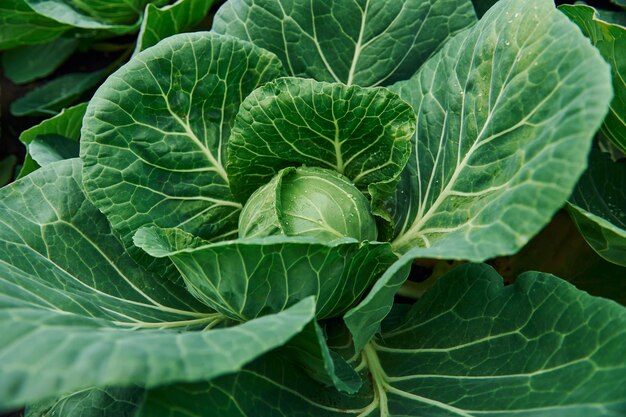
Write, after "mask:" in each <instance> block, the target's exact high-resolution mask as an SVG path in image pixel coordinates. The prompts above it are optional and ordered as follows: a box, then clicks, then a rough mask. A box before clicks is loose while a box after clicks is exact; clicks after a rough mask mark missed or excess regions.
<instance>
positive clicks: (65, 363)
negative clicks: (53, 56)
mask: <svg viewBox="0 0 626 417" xmlns="http://www.w3.org/2000/svg"><path fill="white" fill-rule="evenodd" d="M80 171H81V170H80V162H79V161H78V160H68V161H62V162H59V163H55V164H51V165H49V166H47V167H45V168H42V169H40V170H39V171H37V172H35V173H32V174H31V175H29V176H27V177H25V178H23V179H21V180H19V181H17V182H15V183H13V184H11V185H9V186H7V187H5V188H2V189H0V362H1V363H2V367H0V411H4V410H7V409H8V408H12V407H18V406H21V405H24V404H25V403H30V402H34V401H39V400H43V399H46V398H48V397H53V396H59V395H62V394H66V393H69V392H72V391H76V390H80V389H85V388H90V387H93V386H107V385H113V386H125V385H132V384H138V385H141V386H148V387H149V386H156V385H160V384H164V383H168V382H170V383H171V382H176V381H200V380H203V381H204V380H207V379H210V378H212V377H215V376H217V375H221V374H225V373H228V372H233V371H236V370H238V369H239V368H240V367H241V366H242V365H244V364H245V363H246V362H248V361H250V360H252V359H253V358H255V357H256V356H258V355H260V354H262V353H264V352H266V351H268V350H270V349H273V348H275V347H277V346H280V345H282V344H284V343H285V342H286V341H288V340H289V339H290V338H291V337H293V336H294V335H295V334H297V333H298V332H300V331H301V330H302V329H303V327H304V326H305V325H306V324H307V323H309V322H310V321H311V319H312V318H313V317H314V314H315V309H314V303H313V300H305V301H303V302H302V303H300V304H298V305H296V306H294V307H293V308H291V309H290V310H288V311H285V312H284V313H283V314H280V315H275V316H266V317H263V318H261V319H259V320H255V321H251V322H248V323H246V324H243V325H241V326H238V327H234V328H231V329H220V330H212V331H202V332H201V331H184V332H179V331H171V330H167V328H173V327H176V328H180V329H187V328H191V327H198V326H206V325H207V324H210V323H211V322H212V320H215V318H216V317H215V316H216V315H215V313H210V312H209V313H206V312H205V313H201V312H199V311H196V308H197V307H198V305H197V303H196V302H195V301H194V300H193V298H192V297H191V296H190V295H189V294H188V293H186V292H185V291H184V290H183V289H182V288H179V287H177V286H176V285H174V284H171V283H170V282H169V281H163V280H160V279H159V277H158V276H155V275H153V274H150V273H148V272H146V271H145V270H143V269H142V268H141V267H140V266H138V265H137V264H135V263H134V262H133V261H132V260H131V259H130V258H129V257H128V256H127V255H126V254H125V253H124V251H123V249H122V245H121V244H120V242H119V241H118V240H117V238H115V237H114V236H113V234H112V232H111V230H110V228H109V226H108V223H107V221H106V219H105V218H104V216H103V215H102V214H100V213H99V211H98V210H97V209H96V208H95V207H93V206H92V205H91V204H90V203H89V202H88V201H86V199H85V196H84V194H83V193H82V190H81V188H80V183H81V178H80ZM135 328H153V329H152V330H150V329H145V330H135ZM154 328H161V329H160V330H154ZM200 328H202V327H200Z"/></svg>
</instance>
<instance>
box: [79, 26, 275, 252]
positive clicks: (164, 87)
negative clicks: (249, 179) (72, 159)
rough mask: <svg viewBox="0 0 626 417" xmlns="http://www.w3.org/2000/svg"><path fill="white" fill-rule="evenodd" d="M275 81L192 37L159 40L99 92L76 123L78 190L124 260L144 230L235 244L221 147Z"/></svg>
mask: <svg viewBox="0 0 626 417" xmlns="http://www.w3.org/2000/svg"><path fill="white" fill-rule="evenodd" d="M279 75H282V67H281V64H280V61H279V60H278V59H277V58H276V57H275V56H274V55H273V54H271V53H269V52H267V51H263V50H261V49H260V48H258V47H255V46H254V45H252V44H250V43H247V42H243V41H241V40H238V39H235V38H232V37H229V36H222V35H216V34H214V33H207V32H198V33H192V34H181V35H175V36H172V37H169V38H167V39H166V40H164V41H162V42H160V43H159V44H158V45H156V46H154V47H153V48H149V49H147V50H145V51H143V52H141V53H140V54H138V55H136V56H135V57H133V58H132V59H131V60H130V62H129V63H127V64H126V65H124V66H123V67H122V68H121V69H120V70H118V71H117V72H116V73H114V74H113V75H112V76H111V77H109V78H108V79H107V80H106V81H105V82H104V84H103V85H102V86H101V87H100V89H99V90H98V91H97V92H96V94H95V96H94V98H93V99H92V100H91V101H90V103H89V107H88V108H87V114H86V115H85V119H84V121H83V130H82V138H81V158H82V159H83V162H84V168H83V170H84V171H83V175H84V179H83V181H84V184H85V188H86V190H87V194H88V196H89V198H90V200H91V201H92V202H93V203H94V204H95V205H96V207H98V209H100V210H101V211H102V212H103V213H105V214H106V216H107V217H108V219H109V221H110V222H111V224H112V226H113V228H114V229H115V230H116V231H117V232H118V233H120V235H121V236H122V240H123V241H124V243H125V245H126V247H127V248H128V250H129V251H130V252H131V254H133V255H135V256H137V255H139V254H140V253H141V251H137V249H136V248H134V246H133V243H132V235H133V234H134V233H135V231H136V230H137V229H139V228H140V227H142V226H145V225H157V226H160V227H180V228H182V229H184V230H186V231H188V232H191V233H193V234H195V235H198V236H200V237H203V238H205V239H214V240H220V239H224V238H225V237H228V236H230V237H234V236H235V235H236V234H237V216H238V214H239V211H240V209H241V204H240V203H239V202H237V201H236V200H235V199H234V197H233V196H232V194H231V192H230V189H229V186H228V178H227V175H226V171H225V169H224V163H225V161H226V143H227V141H228V137H229V136H230V130H231V127H232V125H233V123H234V120H235V114H236V113H237V110H238V109H239V105H240V104H241V101H242V100H243V98H245V97H246V96H247V95H248V94H250V93H251V92H252V91H253V90H254V89H255V88H257V87H258V86H260V85H262V84H264V83H265V82H267V81H270V80H272V79H274V78H276V77H277V76H279ZM144 256H145V254H144ZM142 262H145V260H143V261H142Z"/></svg>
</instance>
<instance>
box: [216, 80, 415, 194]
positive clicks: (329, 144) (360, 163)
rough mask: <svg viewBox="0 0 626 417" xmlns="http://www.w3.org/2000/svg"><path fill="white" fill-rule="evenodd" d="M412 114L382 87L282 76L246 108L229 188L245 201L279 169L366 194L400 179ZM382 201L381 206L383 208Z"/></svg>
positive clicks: (231, 145)
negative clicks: (316, 170)
mask: <svg viewBox="0 0 626 417" xmlns="http://www.w3.org/2000/svg"><path fill="white" fill-rule="evenodd" d="M414 131H415V114H414V113H413V111H412V109H411V107H410V106H409V105H408V104H407V103H405V102H404V101H403V100H401V99H400V97H398V96H397V95H396V94H394V93H392V92H390V91H389V90H387V89H385V88H364V87H358V86H346V85H343V84H329V83H324V82H317V81H313V80H310V79H301V78H281V79H279V80H276V81H274V82H272V83H269V84H267V85H265V86H264V87H262V88H260V89H258V90H255V91H254V92H253V93H252V94H251V95H249V96H248V97H247V98H246V99H245V100H244V101H243V103H242V105H241V109H240V111H239V113H238V115H237V118H236V120H235V127H234V128H233V133H232V137H231V140H230V141H229V142H228V153H229V156H228V165H227V167H226V168H227V172H228V176H229V178H230V180H231V189H232V190H233V193H234V194H235V196H236V197H238V198H239V199H240V200H241V201H245V200H246V199H247V198H248V197H249V196H250V194H252V193H253V192H254V191H255V190H256V189H257V188H259V187H260V186H262V185H264V184H266V183H268V182H269V181H270V180H271V178H272V177H273V176H274V175H275V174H276V173H277V172H278V171H280V170H281V169H282V168H285V167H288V166H300V165H307V166H317V167H321V168H326V169H332V170H335V171H337V172H338V173H340V174H343V175H345V176H346V177H348V178H349V179H350V180H351V181H352V182H353V183H354V184H355V185H356V186H357V188H359V189H360V190H361V191H362V192H364V193H368V189H369V188H368V187H371V189H372V190H374V194H375V195H376V197H377V198H378V200H379V201H381V200H382V199H384V198H387V197H388V195H379V194H380V193H376V187H377V185H378V184H379V183H389V182H394V180H395V181H397V179H398V177H399V175H400V173H401V172H402V169H403V168H404V166H405V164H406V162H407V160H408V159H409V153H410V140H411V136H412V134H413V132H414ZM381 204H382V203H381Z"/></svg>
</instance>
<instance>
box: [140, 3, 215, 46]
mask: <svg viewBox="0 0 626 417" xmlns="http://www.w3.org/2000/svg"><path fill="white" fill-rule="evenodd" d="M214 2H215V0H178V1H177V2H176V3H174V4H171V5H167V6H163V7H157V6H156V5H154V4H152V3H150V4H148V5H147V6H146V11H145V13H144V17H143V20H142V21H141V29H140V30H139V36H138V37H137V46H136V47H135V53H139V52H140V51H143V50H144V49H146V48H149V47H151V46H153V45H156V44H157V43H158V42H159V41H160V40H162V39H165V38H167V37H168V36H172V35H175V34H177V33H183V32H185V31H187V30H188V29H191V28H193V27H194V26H196V25H197V24H198V23H200V22H201V21H202V20H203V19H204V18H205V17H206V15H207V13H208V12H209V9H210V8H211V6H212V5H213V3H214Z"/></svg>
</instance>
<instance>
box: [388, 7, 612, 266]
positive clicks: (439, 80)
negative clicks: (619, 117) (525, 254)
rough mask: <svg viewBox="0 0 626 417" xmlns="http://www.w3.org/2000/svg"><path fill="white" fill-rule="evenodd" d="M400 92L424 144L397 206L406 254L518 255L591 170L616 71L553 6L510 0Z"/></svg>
mask: <svg viewBox="0 0 626 417" xmlns="http://www.w3.org/2000/svg"><path fill="white" fill-rule="evenodd" d="M392 89H393V90H395V91H398V92H399V93H400V96H401V97H403V98H404V99H406V100H407V101H409V102H410V103H411V104H412V105H413V107H414V109H415V111H416V112H417V118H418V120H417V132H416V137H417V138H419V140H417V139H416V140H415V141H414V142H413V145H414V147H413V153H412V156H411V159H410V160H409V163H408V165H407V168H406V169H405V171H404V173H403V178H402V179H401V180H400V185H399V187H398V190H397V192H396V198H395V200H394V201H392V202H390V207H391V209H392V212H393V218H394V220H395V224H396V233H397V236H396V238H395V239H394V241H393V243H392V244H393V246H394V247H395V249H396V250H397V251H398V252H402V253H404V252H407V251H409V250H411V249H412V248H415V249H414V252H413V256H415V257H418V256H419V257H426V258H445V259H469V260H484V259H488V258H490V257H493V256H497V255H503V254H510V253H515V252H516V251H517V250H518V249H519V248H520V247H522V246H523V245H524V244H525V243H526V242H527V241H528V240H529V239H530V238H531V237H532V236H533V235H534V234H536V233H537V232H539V230H541V228H542V227H543V226H544V225H545V224H546V223H547V222H548V221H549V220H550V218H551V217H552V215H553V214H554V212H555V211H556V210H557V209H558V208H560V207H561V206H562V205H563V203H564V202H565V201H566V199H567V198H568V197H569V194H570V193H571V190H572V189H573V187H574V185H575V184H576V180H577V179H578V176H579V175H580V174H581V173H582V172H583V171H584V168H585V165H586V158H587V153H588V150H589V147H590V145H591V140H592V137H593V135H594V133H595V132H596V130H597V129H598V128H599V127H600V124H601V122H602V119H603V118H604V116H605V115H606V112H607V110H608V104H609V102H610V99H611V85H610V72H609V67H608V65H607V64H606V63H604V61H603V60H602V57H601V56H600V55H599V53H598V52H597V50H595V48H593V47H592V46H591V45H590V44H589V42H588V41H587V39H585V38H584V37H583V36H582V34H581V33H580V30H578V28H577V27H576V26H574V25H573V24H572V23H571V22H570V21H569V20H568V19H567V18H565V16H563V15H562V13H560V12H558V11H557V10H556V9H555V8H554V5H553V3H552V1H550V0H528V1H524V2H520V1H516V0H501V1H499V2H498V3H496V5H495V6H494V7H492V8H491V9H490V10H489V11H488V12H487V14H485V16H484V17H483V19H482V20H481V21H480V22H479V23H478V24H477V25H476V26H474V27H472V28H471V29H469V30H467V31H466V32H464V33H462V34H460V35H458V36H456V37H455V38H454V39H452V40H451V41H450V42H448V43H447V44H446V45H445V46H444V48H443V49H442V50H441V51H440V52H439V53H438V54H437V55H436V56H434V57H433V58H432V59H430V60H429V61H428V63H427V64H426V65H424V66H423V67H422V68H421V69H420V71H419V72H418V73H417V74H416V75H415V76H414V77H413V78H412V79H410V80H408V81H403V82H399V83H397V84H395V85H394V86H393V87H392Z"/></svg>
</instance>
